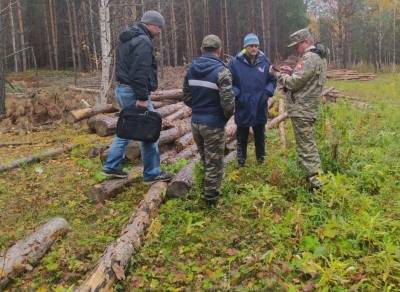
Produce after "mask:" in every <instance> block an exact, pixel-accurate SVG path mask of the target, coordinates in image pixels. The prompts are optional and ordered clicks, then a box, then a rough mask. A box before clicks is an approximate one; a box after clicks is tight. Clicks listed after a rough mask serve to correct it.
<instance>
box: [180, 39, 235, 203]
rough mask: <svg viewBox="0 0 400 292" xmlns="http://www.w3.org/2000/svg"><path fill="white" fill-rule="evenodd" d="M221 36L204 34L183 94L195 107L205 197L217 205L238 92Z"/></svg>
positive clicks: (195, 130)
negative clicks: (228, 124)
mask: <svg viewBox="0 0 400 292" xmlns="http://www.w3.org/2000/svg"><path fill="white" fill-rule="evenodd" d="M221 44H222V43H221V40H220V38H219V37H218V36H216V35H208V36H206V37H204V39H203V42H202V46H201V51H202V56H201V57H199V58H196V59H194V60H193V63H192V65H191V66H190V67H189V69H188V71H187V74H186V76H185V81H184V84H183V98H184V102H185V104H186V105H188V106H189V107H191V108H192V133H193V139H194V141H195V142H196V145H197V149H198V151H199V153H200V156H201V161H202V162H203V165H204V200H205V201H206V203H207V204H209V205H214V204H215V203H216V202H217V200H218V197H219V188H220V186H221V182H222V175H223V170H224V163H223V159H224V150H225V137H224V136H225V124H226V122H227V121H228V119H229V118H230V117H231V116H232V114H233V110H234V105H235V96H234V93H233V90H232V75H231V72H230V71H229V69H228V68H227V67H226V66H225V64H224V63H223V62H222V61H221V59H220V55H221V52H222V49H221Z"/></svg>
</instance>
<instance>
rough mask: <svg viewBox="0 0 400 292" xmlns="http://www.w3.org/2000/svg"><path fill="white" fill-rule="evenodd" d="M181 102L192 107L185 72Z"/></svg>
mask: <svg viewBox="0 0 400 292" xmlns="http://www.w3.org/2000/svg"><path fill="white" fill-rule="evenodd" d="M183 102H184V103H185V104H186V105H187V106H188V107H192V93H191V92H190V87H189V79H188V74H187V73H186V76H185V79H184V81H183Z"/></svg>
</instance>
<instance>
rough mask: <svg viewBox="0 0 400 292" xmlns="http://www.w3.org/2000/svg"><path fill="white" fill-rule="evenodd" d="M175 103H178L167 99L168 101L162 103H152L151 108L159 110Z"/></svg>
mask: <svg viewBox="0 0 400 292" xmlns="http://www.w3.org/2000/svg"><path fill="white" fill-rule="evenodd" d="M177 102H178V101H176V100H173V99H168V100H164V101H153V107H154V108H155V109H159V108H162V107H164V106H167V105H171V104H176V103H177Z"/></svg>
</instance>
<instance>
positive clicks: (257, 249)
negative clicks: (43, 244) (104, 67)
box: [0, 72, 400, 291]
mask: <svg viewBox="0 0 400 292" xmlns="http://www.w3.org/2000/svg"><path fill="white" fill-rule="evenodd" d="M174 74H176V72H175V73H173V74H172V75H174ZM69 78H71V76H69ZM70 80H72V79H70ZM173 82H177V83H178V81H177V78H175V79H171V81H168V82H166V84H167V85H170V86H171V87H179V84H178V85H176V84H173ZM180 82H181V81H180ZM399 84H400V77H399V76H398V75H392V74H385V75H379V76H378V78H377V79H376V80H374V81H370V82H355V81H329V86H334V87H335V88H337V89H339V90H341V91H342V92H343V93H345V94H347V95H349V96H353V97H358V98H361V99H363V100H365V101H367V102H369V103H370V105H371V107H370V108H363V109H359V108H357V107H354V106H353V105H352V104H351V103H349V102H346V101H339V102H338V103H331V104H328V105H324V107H323V110H322V112H321V117H320V119H319V121H318V124H317V139H318V146H319V150H320V153H321V157H322V161H323V166H324V169H325V170H326V175H325V176H324V177H323V180H324V182H325V186H324V188H323V189H322V191H320V192H318V193H316V194H311V193H309V192H308V191H307V187H306V183H305V181H304V178H303V173H302V171H301V169H300V168H299V167H298V165H297V162H296V152H295V145H294V139H293V134H292V130H291V125H290V122H289V121H288V122H286V124H285V127H286V130H287V135H288V137H287V138H288V147H287V149H282V147H281V146H280V143H279V138H278V134H277V131H275V130H272V131H269V132H268V133H267V138H266V139H267V153H268V158H267V160H266V162H265V164H263V165H262V166H256V165H255V161H254V155H253V152H254V151H253V148H251V149H249V153H250V157H249V160H248V162H247V167H246V168H244V169H240V170H238V169H236V168H235V166H234V164H231V165H230V166H229V167H228V169H227V171H226V175H225V178H224V183H223V187H222V197H221V202H220V204H219V205H218V206H217V207H216V208H215V209H207V208H205V207H204V206H203V204H202V203H201V200H200V192H199V188H198V184H196V187H195V188H194V189H193V191H192V193H191V195H190V199H189V200H185V201H183V200H170V201H167V202H166V203H165V204H164V205H163V206H162V207H161V209H160V213H159V216H158V217H157V218H156V219H155V220H154V221H153V223H152V225H151V227H150V229H149V233H148V235H147V237H146V244H145V246H144V247H143V248H142V249H141V250H140V252H139V253H138V254H137V255H136V256H135V257H133V258H132V264H131V265H130V267H129V271H128V273H127V275H128V278H127V280H126V281H124V282H120V283H117V284H116V285H115V286H114V288H115V289H116V290H119V291H130V290H155V291H161V290H169V291H183V290H208V289H215V290H230V289H232V290H246V291H247V290H258V289H259V290H266V289H270V290H278V291H279V290H282V291H313V290H323V291H331V290H332V291H342V290H353V291H358V290H363V291H400V290H399V288H398V287H400V249H399V246H400V142H399V141H400V86H399ZM167 85H166V86H167ZM60 86H65V84H64V85H63V84H61V85H60ZM0 135H1V137H0V141H1V142H11V141H32V142H37V144H34V145H28V146H18V147H3V148H0V161H1V162H2V163H3V162H6V161H10V160H12V159H15V158H19V157H22V156H24V155H27V154H28V153H29V154H30V153H32V152H33V153H36V152H39V151H40V150H42V149H45V148H49V147H51V146H55V145H60V144H63V143H66V142H69V143H73V144H77V145H78V146H77V147H76V148H74V150H73V151H72V152H71V153H70V154H64V155H62V156H59V157H56V158H54V159H51V160H46V161H43V162H40V163H36V164H31V165H25V166H23V167H22V168H19V169H16V170H12V171H8V172H4V173H0V250H2V251H3V250H5V249H7V248H8V247H9V246H10V245H12V244H13V243H14V242H15V241H16V240H18V239H20V238H23V237H24V236H25V235H27V234H28V233H29V232H30V231H31V230H33V229H34V228H35V227H36V226H38V225H39V224H41V223H43V222H45V221H46V220H48V219H49V218H51V217H53V216H62V217H64V218H66V219H67V220H68V221H69V223H70V224H71V231H70V232H69V233H68V234H67V235H66V236H65V237H64V238H62V239H60V240H58V241H57V242H56V243H55V244H54V245H53V247H52V249H51V251H50V252H49V253H48V254H47V255H46V256H45V257H44V258H43V260H42V261H41V263H40V264H39V265H38V266H37V267H36V268H35V269H34V270H33V271H31V272H29V273H27V274H25V275H23V276H21V277H18V278H17V279H15V280H14V281H13V283H11V285H9V286H8V289H9V290H10V291H20V290H29V289H33V290H38V291H50V290H55V291H65V290H66V289H69V288H71V287H73V286H74V285H75V286H76V285H77V284H78V283H79V281H80V280H81V279H82V278H84V276H85V274H86V273H87V272H88V271H90V270H91V268H93V266H94V265H95V263H96V261H97V260H98V258H99V257H100V256H101V254H102V252H103V251H104V249H105V247H106V246H107V245H108V244H110V242H112V241H113V240H114V239H115V238H116V237H118V235H119V233H120V231H121V230H122V228H123V226H124V224H125V223H126V222H127V221H128V218H129V216H130V214H131V213H132V212H133V210H134V208H135V206H136V205H137V204H138V202H139V201H140V200H141V198H142V197H143V195H144V194H145V192H146V191H147V189H148V186H146V185H144V184H143V183H142V182H141V180H140V178H138V180H137V182H136V183H134V184H133V185H132V186H131V187H129V188H127V189H126V190H125V191H124V192H123V193H121V194H119V195H118V196H117V198H115V199H113V200H112V201H108V202H107V203H106V205H105V206H104V207H100V206H96V205H94V204H93V203H92V202H91V201H90V199H89V197H88V196H87V194H88V192H89V189H90V187H91V186H92V185H93V184H95V183H97V182H99V181H102V180H103V179H104V177H103V176H102V175H101V172H100V171H101V163H100V161H99V159H98V158H89V157H88V155H87V153H88V151H89V149H90V148H91V147H92V146H93V145H96V144H103V143H108V142H109V141H110V139H111V138H100V137H98V136H96V135H93V134H89V133H88V132H87V131H86V130H85V129H83V128H81V127H77V126H75V127H73V126H69V125H66V124H64V123H59V124H58V125H57V127H55V128H53V129H48V130H45V129H42V130H41V131H37V132H29V133H24V132H21V131H19V132H10V133H3V134H0ZM181 166H182V162H180V163H179V164H177V165H170V166H165V167H166V168H167V169H169V170H171V171H177V170H178V168H179V167H181Z"/></svg>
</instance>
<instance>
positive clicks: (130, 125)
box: [117, 106, 162, 143]
mask: <svg viewBox="0 0 400 292" xmlns="http://www.w3.org/2000/svg"><path fill="white" fill-rule="evenodd" d="M161 124H162V118H161V115H160V114H159V113H157V112H152V111H148V110H147V109H141V108H137V107H136V106H129V107H126V108H124V109H123V110H122V111H121V113H120V114H119V118H118V123H117V136H118V137H119V138H123V139H130V140H137V141H142V142H150V143H154V142H156V141H157V140H158V138H160V132H161Z"/></svg>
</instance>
